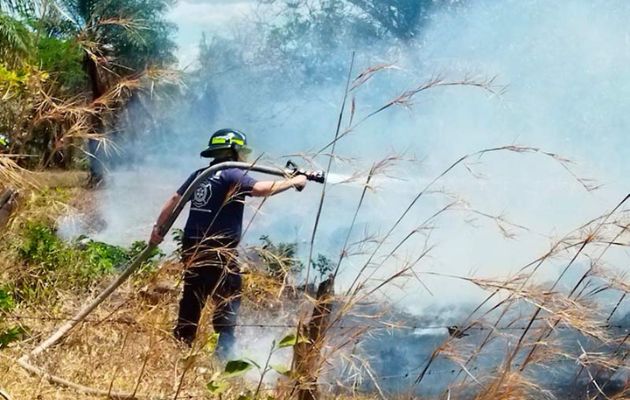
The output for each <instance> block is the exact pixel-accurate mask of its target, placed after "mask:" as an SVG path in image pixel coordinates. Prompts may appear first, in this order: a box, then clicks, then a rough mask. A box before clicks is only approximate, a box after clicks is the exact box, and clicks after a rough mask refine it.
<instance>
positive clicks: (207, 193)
mask: <svg viewBox="0 0 630 400" xmlns="http://www.w3.org/2000/svg"><path fill="white" fill-rule="evenodd" d="M211 197H212V184H211V183H210V180H207V181H205V182H203V183H202V184H201V185H199V187H197V189H195V194H194V196H193V200H192V205H193V207H195V208H202V207H204V206H205V205H206V204H208V201H210V198H211Z"/></svg>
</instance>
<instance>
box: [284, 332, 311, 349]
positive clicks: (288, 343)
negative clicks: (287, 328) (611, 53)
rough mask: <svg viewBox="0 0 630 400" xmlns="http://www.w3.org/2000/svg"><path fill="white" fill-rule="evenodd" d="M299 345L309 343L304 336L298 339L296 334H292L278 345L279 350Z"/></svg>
mask: <svg viewBox="0 0 630 400" xmlns="http://www.w3.org/2000/svg"><path fill="white" fill-rule="evenodd" d="M298 343H308V339H307V338H305V337H304V336H300V338H299V339H298V338H297V336H296V335H295V334H294V333H290V334H288V335H287V336H285V337H284V338H282V340H281V341H280V343H278V348H279V349H283V348H285V347H293V346H295V345H296V344H298Z"/></svg>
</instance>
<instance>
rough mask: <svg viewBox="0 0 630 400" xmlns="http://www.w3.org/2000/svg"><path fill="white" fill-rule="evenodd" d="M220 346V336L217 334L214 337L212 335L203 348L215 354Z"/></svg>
mask: <svg viewBox="0 0 630 400" xmlns="http://www.w3.org/2000/svg"><path fill="white" fill-rule="evenodd" d="M218 344H219V334H218V333H216V332H215V333H213V334H212V335H210V337H209V338H208V340H207V341H206V344H205V345H204V346H203V348H204V350H206V351H207V352H208V353H210V354H214V352H215V350H216V349H217V346H218Z"/></svg>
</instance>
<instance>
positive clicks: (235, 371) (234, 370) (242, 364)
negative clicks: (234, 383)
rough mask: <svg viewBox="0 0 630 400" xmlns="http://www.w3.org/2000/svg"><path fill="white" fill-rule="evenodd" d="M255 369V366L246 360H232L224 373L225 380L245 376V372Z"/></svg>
mask: <svg viewBox="0 0 630 400" xmlns="http://www.w3.org/2000/svg"><path fill="white" fill-rule="evenodd" d="M252 368H254V364H252V363H251V362H249V361H246V360H231V361H228V362H227V364H226V365H225V371H224V372H223V377H224V378H232V377H235V376H240V375H243V374H244V373H245V372H247V371H249V370H250V369H252Z"/></svg>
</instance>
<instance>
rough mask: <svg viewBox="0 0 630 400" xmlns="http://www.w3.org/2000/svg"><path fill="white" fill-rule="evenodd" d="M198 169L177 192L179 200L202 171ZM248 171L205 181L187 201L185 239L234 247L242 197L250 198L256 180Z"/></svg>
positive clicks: (239, 229) (240, 221)
mask: <svg viewBox="0 0 630 400" xmlns="http://www.w3.org/2000/svg"><path fill="white" fill-rule="evenodd" d="M203 170H204V169H199V170H197V171H195V172H193V174H192V175H190V177H189V178H188V179H187V180H186V182H184V184H183V185H182V186H181V187H180V188H179V189H178V190H177V193H178V194H179V195H180V196H181V195H183V194H184V192H185V191H186V189H188V186H190V184H191V183H192V182H193V181H194V180H195V178H196V177H197V176H198V175H199V173H200V172H201V171H203ZM247 173H248V171H245V170H241V169H238V168H229V169H224V170H222V171H217V172H216V173H215V174H214V175H213V176H210V177H208V178H206V180H205V181H203V182H202V183H201V184H200V185H199V186H198V187H197V189H195V191H194V193H193V195H192V196H191V198H190V202H191V204H190V214H189V216H188V221H186V227H185V228H184V237H185V238H186V239H188V240H192V241H195V242H200V241H202V240H204V239H209V240H212V241H215V240H216V241H217V242H218V243H222V244H224V245H229V246H231V247H235V246H236V245H237V244H238V242H239V241H240V240H241V233H242V229H243V207H244V205H245V196H246V195H251V192H252V189H253V187H254V184H256V180H255V179H254V178H252V177H251V176H249V175H248V174H247Z"/></svg>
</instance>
